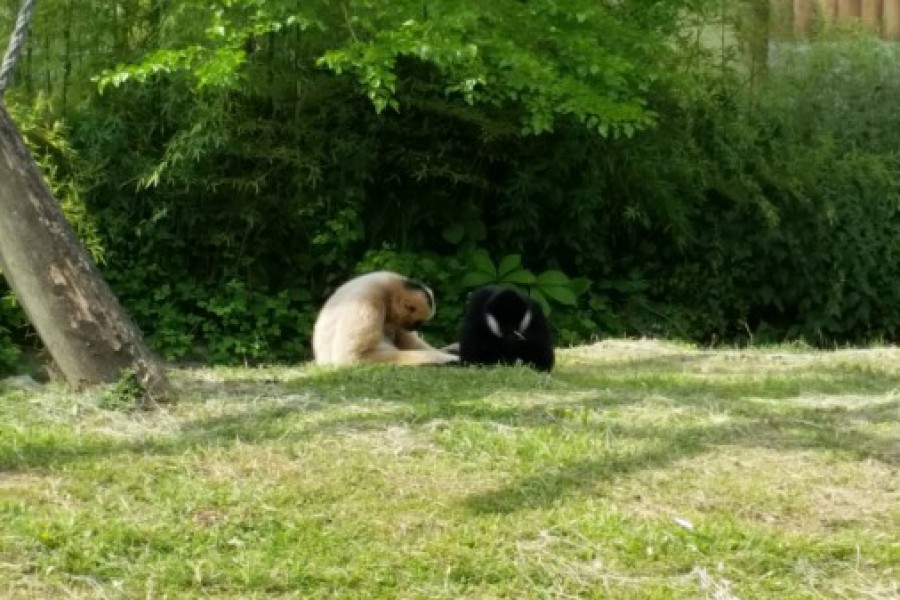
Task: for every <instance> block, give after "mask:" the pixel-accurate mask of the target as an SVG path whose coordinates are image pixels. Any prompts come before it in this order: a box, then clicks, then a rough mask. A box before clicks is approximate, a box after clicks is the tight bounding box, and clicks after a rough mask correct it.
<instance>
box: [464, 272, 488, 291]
mask: <svg viewBox="0 0 900 600" xmlns="http://www.w3.org/2000/svg"><path fill="white" fill-rule="evenodd" d="M489 283H494V276H493V275H490V274H488V273H483V272H481V271H469V272H468V273H466V274H465V276H464V277H463V280H462V286H463V287H465V288H470V287H478V286H482V285H487V284H489Z"/></svg>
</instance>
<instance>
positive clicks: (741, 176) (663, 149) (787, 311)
mask: <svg viewBox="0 0 900 600" xmlns="http://www.w3.org/2000/svg"><path fill="white" fill-rule="evenodd" d="M752 4H753V3H752V2H738V1H737V0H734V1H726V0H721V1H719V0H717V1H715V2H713V1H707V0H668V1H666V2H656V1H653V0H640V1H634V2H627V3H614V4H610V5H606V4H604V3H597V2H594V1H589V0H565V1H563V2H556V3H544V2H520V1H518V0H497V1H492V2H490V3H487V2H470V1H465V0H447V1H443V2H441V1H434V2H421V1H419V2H412V1H408V0H397V1H392V2H375V1H373V0H348V1H346V2H329V1H326V0H320V1H309V0H307V1H304V2H300V1H287V0H284V1H281V2H277V3H272V2H263V1H262V0H219V1H218V2H214V3H210V2H199V1H197V0H178V1H175V0H123V1H118V2H87V3H84V2H79V3H76V2H74V1H73V0H45V1H44V2H42V3H41V4H40V7H39V14H38V18H37V20H36V22H35V23H34V26H33V30H32V31H33V35H32V37H31V38H30V43H29V47H28V51H27V54H26V55H25V57H24V59H23V61H22V63H21V65H20V67H19V69H18V71H17V77H16V81H15V86H14V88H13V89H12V90H11V92H10V93H9V94H8V96H7V102H8V103H9V104H10V105H11V109H12V111H13V115H14V117H15V118H16V121H17V123H18V124H19V125H20V127H21V128H22V130H23V132H24V134H25V135H26V137H27V139H28V141H29V143H30V144H31V147H32V148H33V150H34V152H35V154H36V156H37V158H38V160H39V162H40V164H41V166H42V167H43V169H44V171H45V173H47V176H48V179H49V180H50V182H51V184H52V186H53V188H54V190H55V192H56V194H57V195H58V197H59V198H60V200H61V201H62V202H63V204H64V206H65V208H66V210H67V214H68V215H69V217H70V219H71V220H72V221H73V223H74V224H75V226H76V228H77V230H78V231H79V233H80V234H81V236H82V239H83V240H84V242H85V244H86V245H87V246H88V248H89V249H90V250H91V252H92V253H93V255H94V256H95V257H96V258H97V260H98V261H99V262H100V264H101V267H102V269H103V271H104V273H105V275H106V276H107V278H108V279H109V281H110V283H111V284H112V286H113V288H114V289H115V291H116V293H117V294H118V295H119V297H120V298H121V300H122V301H123V303H124V304H125V306H126V307H127V309H128V310H129V312H130V313H131V314H132V315H133V316H134V317H135V319H136V320H137V322H138V324H139V325H140V326H141V327H142V329H143V330H144V331H145V332H146V334H147V335H148V337H149V341H150V342H151V344H152V345H153V347H154V348H155V349H156V350H157V351H159V352H161V353H162V354H163V355H164V356H165V357H166V358H169V359H179V360H187V359H191V360H204V361H214V362H233V361H261V360H266V361H272V360H289V361H297V360H300V359H302V358H305V357H306V356H307V352H308V338H309V332H310V329H311V325H312V320H313V318H314V316H315V310H316V307H317V306H318V305H319V303H320V302H321V301H322V300H323V298H324V297H325V295H327V293H328V292H329V291H330V290H331V289H333V287H334V285H335V284H337V283H339V282H340V281H341V280H344V279H346V278H347V277H348V276H349V275H351V274H353V273H355V272H361V271H364V270H369V269H372V268H381V267H386V268H394V269H398V270H401V271H405V272H408V273H410V274H413V275H415V276H417V277H420V278H422V279H425V280H427V281H429V282H430V283H431V284H432V285H433V286H434V287H435V289H436V291H437V294H438V297H439V303H440V309H439V316H438V319H437V322H436V323H435V324H434V327H432V328H431V329H430V330H429V332H428V333H429V335H430V336H431V338H432V339H433V340H434V341H436V342H443V341H449V340H450V339H452V338H453V335H454V329H455V323H456V320H457V318H458V316H459V313H460V310H461V307H462V302H463V299H464V297H465V290H466V289H467V288H469V287H471V286H473V285H476V284H479V283H482V282H486V281H489V280H502V281H508V282H512V283H516V284H519V285H523V286H525V287H527V288H529V289H530V290H531V291H532V293H533V294H535V295H536V296H537V297H538V298H539V299H540V300H541V301H543V302H545V303H546V304H547V305H548V307H550V308H551V309H552V311H553V312H552V318H553V321H554V323H555V326H556V327H557V329H558V334H559V337H560V340H561V342H563V343H568V342H574V341H578V340H587V339H591V338H595V337H598V336H607V335H621V334H638V333H639V334H653V335H657V336H669V337H679V338H685V339H691V340H698V341H703V342H716V341H719V340H727V341H729V342H733V341H747V340H752V341H761V340H762V341H767V340H783V339H796V338H803V339H806V340H809V341H812V342H814V343H817V344H834V343H847V342H865V341H869V340H895V339H896V337H897V332H898V326H900V273H898V269H900V267H898V266H897V265H898V264H900V262H898V258H900V241H898V236H896V235H894V232H895V230H896V228H897V226H898V225H900V217H898V202H900V189H898V181H897V176H896V174H897V172H898V167H900V159H898V155H897V151H896V148H897V147H900V143H898V142H900V140H898V136H900V134H898V133H897V132H900V111H898V109H897V102H896V99H897V98H898V92H900V53H898V50H897V49H895V47H893V46H888V45H884V44H880V43H877V42H875V41H872V40H868V39H859V38H854V41H853V42H846V43H817V44H815V45H813V46H803V47H800V48H798V50H797V51H791V50H790V48H789V47H788V46H785V47H783V48H782V50H781V51H779V52H777V53H776V54H775V55H774V56H773V57H771V61H770V64H769V68H768V69H763V68H761V67H760V65H759V62H758V61H756V60H754V56H748V55H747V54H748V53H745V52H744V51H743V50H744V48H758V44H756V45H754V44H753V43H749V42H752V41H753V39H752V38H753V36H754V35H756V34H757V32H756V31H755V30H754V27H752V26H750V25H748V23H747V22H746V21H745V20H744V17H745V16H746V15H747V14H748V13H747V11H746V10H745V9H746V8H747V7H748V6H749V5H752ZM17 5H18V2H15V1H13V0H7V1H6V2H5V3H4V4H3V6H2V8H0V24H3V25H4V26H5V28H4V30H3V31H2V32H0V33H3V34H4V37H3V38H2V39H3V40H5V39H7V38H6V34H7V33H8V30H9V29H10V27H11V24H12V21H13V17H14V12H15V9H16V7H17ZM824 38H825V36H824V34H823V39H824ZM785 48H787V49H785ZM750 54H752V53H750ZM4 289H5V288H4ZM0 293H3V294H5V297H4V299H3V301H2V303H0V368H4V367H5V368H9V367H10V366H11V365H12V364H13V363H14V362H15V361H16V360H17V355H18V352H19V350H18V349H19V348H21V347H22V346H23V345H28V343H29V342H30V341H31V340H33V336H32V335H31V334H30V330H29V329H28V327H27V326H26V325H25V319H24V318H23V316H22V314H21V313H20V312H19V310H18V308H17V307H16V305H15V302H14V301H13V300H12V299H11V298H10V296H9V294H8V293H7V292H3V291H0Z"/></svg>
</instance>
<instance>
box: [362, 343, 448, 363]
mask: <svg viewBox="0 0 900 600" xmlns="http://www.w3.org/2000/svg"><path fill="white" fill-rule="evenodd" d="M363 358H364V360H367V361H370V362H380V363H391V364H395V365H439V364H444V363H449V362H457V361H458V360H459V357H458V356H454V355H453V354H447V353H446V352H441V351H440V350H397V349H396V348H393V347H389V346H382V347H380V348H377V349H375V350H374V351H372V352H370V353H368V354H366V356H364V357H363Z"/></svg>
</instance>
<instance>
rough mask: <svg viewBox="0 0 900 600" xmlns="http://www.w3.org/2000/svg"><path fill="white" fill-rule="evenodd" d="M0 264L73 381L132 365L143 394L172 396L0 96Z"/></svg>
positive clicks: (111, 378)
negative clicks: (48, 184)
mask: <svg viewBox="0 0 900 600" xmlns="http://www.w3.org/2000/svg"><path fill="white" fill-rule="evenodd" d="M0 268H2V269H3V274H4V275H5V276H6V280H7V282H8V283H9V286H10V287H11V288H12V291H13V293H14V294H15V295H16V297H17V298H18V299H19V302H20V303H21V304H22V307H23V308H24V309H25V312H26V314H27V315H28V317H29V319H30V320H31V323H32V324H33V325H34V328H35V329H36V330H37V333H38V335H39V336H40V338H41V340H42V341H43V343H44V345H45V346H46V348H47V350H48V351H49V352H50V355H51V356H52V357H53V360H54V361H56V364H57V365H58V366H59V368H60V370H61V371H62V373H63V375H64V376H65V378H66V380H67V381H68V382H69V384H70V385H72V386H73V387H75V388H76V389H83V388H85V387H90V386H93V385H96V384H100V383H113V382H116V381H118V380H119V379H120V378H121V377H122V376H123V375H124V374H125V373H126V372H128V371H132V372H134V373H135V374H136V375H137V377H138V381H139V382H140V383H141V385H142V388H143V393H144V397H145V400H148V401H149V402H150V403H151V404H152V403H155V402H166V401H173V400H174V399H175V394H174V391H173V390H172V388H171V386H170V385H169V382H168V381H167V379H166V376H165V373H164V370H163V366H162V364H161V363H160V361H159V360H158V359H157V358H156V357H155V356H154V355H153V354H152V353H151V352H150V351H149V350H148V349H147V347H146V346H145V344H144V342H143V338H142V336H141V333H140V331H139V330H138V329H137V327H136V326H135V325H134V324H133V323H132V321H131V318H130V317H129V316H128V314H127V313H126V312H125V310H124V309H123V308H122V306H121V305H120V304H119V301H118V299H117V298H116V297H115V295H113V293H112V291H111V290H110V289H109V286H108V285H107V284H106V282H105V281H104V280H103V277H102V276H101V275H100V272H99V270H98V269H97V267H96V266H95V265H94V263H93V261H92V260H91V259H90V257H89V256H88V254H87V252H86V251H85V250H84V248H83V247H82V246H81V244H80V242H79V240H78V238H77V236H76V235H75V232H74V230H73V229H72V227H71V226H70V225H69V223H68V221H66V218H65V216H64V215H63V212H62V209H61V208H60V207H59V203H58V202H57V201H56V199H55V198H54V197H53V195H52V193H51V192H50V190H49V189H48V188H47V186H46V185H45V183H44V180H43V178H42V177H41V174H40V172H39V170H38V167H37V165H36V164H35V162H34V159H33V158H32V156H31V153H30V152H29V151H28V149H27V147H26V146H25V143H24V141H23V140H22V137H21V136H20V135H19V132H18V130H17V129H16V127H15V125H14V124H13V122H12V120H11V119H10V117H9V113H7V112H6V107H5V106H3V104H2V102H0Z"/></svg>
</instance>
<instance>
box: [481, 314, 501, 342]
mask: <svg viewBox="0 0 900 600" xmlns="http://www.w3.org/2000/svg"><path fill="white" fill-rule="evenodd" d="M484 320H485V322H486V323H487V326H488V329H490V330H491V333H493V334H494V335H495V336H497V337H498V338H502V337H503V332H502V331H500V324H499V323H497V319H495V318H494V315H492V314H491V313H487V314H486V315H485V316H484Z"/></svg>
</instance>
